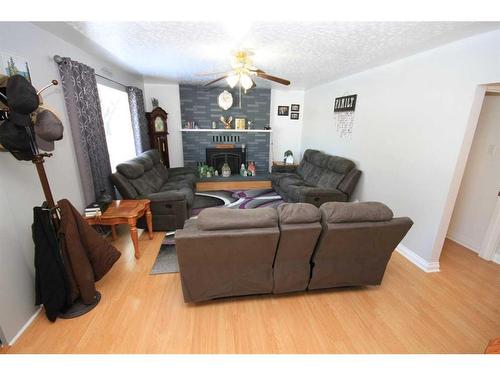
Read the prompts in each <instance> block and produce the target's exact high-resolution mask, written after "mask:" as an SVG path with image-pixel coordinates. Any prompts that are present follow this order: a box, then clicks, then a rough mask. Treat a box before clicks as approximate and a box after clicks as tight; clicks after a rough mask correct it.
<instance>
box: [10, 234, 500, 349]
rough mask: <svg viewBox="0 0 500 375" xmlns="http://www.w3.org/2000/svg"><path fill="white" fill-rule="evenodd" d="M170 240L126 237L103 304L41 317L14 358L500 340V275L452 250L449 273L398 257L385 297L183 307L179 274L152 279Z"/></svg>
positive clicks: (438, 345) (341, 294)
mask: <svg viewBox="0 0 500 375" xmlns="http://www.w3.org/2000/svg"><path fill="white" fill-rule="evenodd" d="M162 239H163V234H162V233H155V235H154V238H153V240H151V241H150V240H149V239H148V236H147V233H143V234H142V235H141V237H140V241H139V244H140V248H141V253H142V254H143V255H142V257H141V259H139V260H136V259H135V258H134V251H133V246H132V243H131V241H130V239H129V236H128V232H127V230H126V228H121V231H120V236H119V238H118V240H116V241H115V245H116V246H117V247H118V248H119V249H121V250H122V257H121V258H120V259H119V261H118V262H117V264H115V266H114V267H113V269H112V270H111V272H110V273H109V274H108V275H107V276H106V277H104V279H103V280H101V281H100V282H99V283H98V289H99V291H100V292H101V293H102V301H101V303H100V304H99V305H98V306H97V307H96V308H95V309H94V310H93V311H91V312H90V313H88V314H87V315H84V316H82V317H79V318H76V319H71V320H63V319H58V320H57V321H56V322H55V323H50V322H49V321H48V320H47V319H46V318H45V316H44V314H40V315H39V316H38V318H37V319H36V320H35V322H34V323H33V324H32V325H31V326H30V327H29V328H28V329H27V331H26V332H25V333H24V334H23V335H22V336H21V337H20V339H19V340H18V341H17V342H16V343H15V345H14V346H12V347H11V348H9V349H8V350H7V352H8V353H9V354H10V353H482V352H484V349H485V347H486V345H487V343H488V341H489V340H490V339H491V338H493V337H496V336H500V265H497V264H494V263H492V262H486V261H484V260H482V259H480V258H479V257H478V256H477V255H476V254H474V253H472V252H471V251H468V250H466V249H465V248H463V247H462V246H460V245H458V244H456V243H454V242H451V241H448V240H447V241H446V244H445V249H444V251H443V255H442V257H441V272H439V273H433V274H426V273H424V272H423V271H421V270H420V269H418V268H417V267H415V266H414V265H413V264H411V263H410V262H409V261H407V260H406V259H405V258H403V257H402V256H401V255H399V254H397V253H394V255H393V256H392V259H391V261H390V263H389V266H388V269H387V272H386V276H385V279H384V281H383V283H382V285H381V286H380V287H373V288H372V287H370V288H344V289H331V290H325V291H316V292H307V293H294V294H289V295H282V296H272V295H268V296H255V297H243V298H231V299H223V300H218V301H213V302H208V303H203V304H200V305H186V304H184V303H183V300H182V293H181V286H180V280H179V275H178V274H164V275H155V276H151V275H149V272H150V270H151V267H152V264H153V262H154V260H155V258H156V255H157V253H158V250H159V247H160V243H161V241H162Z"/></svg>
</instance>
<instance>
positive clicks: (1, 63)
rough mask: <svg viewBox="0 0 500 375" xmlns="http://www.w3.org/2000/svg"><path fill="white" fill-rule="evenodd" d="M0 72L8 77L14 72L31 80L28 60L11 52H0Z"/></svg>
mask: <svg viewBox="0 0 500 375" xmlns="http://www.w3.org/2000/svg"><path fill="white" fill-rule="evenodd" d="M0 73H2V74H4V75H6V76H9V77H10V76H13V75H15V74H20V75H22V76H23V77H24V78H26V79H27V80H28V81H30V82H31V74H30V68H29V66H28V60H26V59H25V58H24V57H21V56H17V55H14V54H12V53H8V52H1V53H0Z"/></svg>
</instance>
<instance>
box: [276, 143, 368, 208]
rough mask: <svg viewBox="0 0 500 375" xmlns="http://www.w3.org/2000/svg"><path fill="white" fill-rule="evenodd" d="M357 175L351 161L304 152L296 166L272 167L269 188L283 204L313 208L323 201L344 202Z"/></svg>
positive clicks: (350, 192)
mask: <svg viewBox="0 0 500 375" xmlns="http://www.w3.org/2000/svg"><path fill="white" fill-rule="evenodd" d="M360 176H361V171H359V170H358V169H356V166H355V165H354V162H352V161H351V160H349V159H346V158H343V157H340V156H332V155H328V154H325V153H324V152H321V151H317V150H306V151H305V152H304V156H303V158H302V161H301V162H300V165H299V166H298V167H297V168H295V169H293V168H292V169H290V167H289V166H273V168H272V173H271V183H272V187H273V189H274V190H275V191H276V192H278V194H279V195H281V196H282V197H283V199H284V200H285V201H286V202H305V203H311V204H314V205H315V206H316V207H319V206H321V205H322V204H323V203H325V202H347V201H348V200H349V198H350V197H351V195H352V193H353V192H354V188H355V187H356V184H357V183H358V180H359V178H360Z"/></svg>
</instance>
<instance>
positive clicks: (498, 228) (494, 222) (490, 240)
mask: <svg viewBox="0 0 500 375" xmlns="http://www.w3.org/2000/svg"><path fill="white" fill-rule="evenodd" d="M499 245H500V192H499V193H498V197H497V203H496V205H495V210H494V211H493V214H492V215H491V219H490V223H489V224H488V228H487V229H486V233H485V235H484V237H483V243H482V244H481V248H480V249H479V256H480V257H481V258H483V259H486V260H494V259H495V254H496V253H497V249H498V247H499Z"/></svg>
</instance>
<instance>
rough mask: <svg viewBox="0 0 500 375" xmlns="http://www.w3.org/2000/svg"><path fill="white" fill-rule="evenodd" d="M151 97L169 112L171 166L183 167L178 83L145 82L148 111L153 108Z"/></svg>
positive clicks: (145, 98)
mask: <svg viewBox="0 0 500 375" xmlns="http://www.w3.org/2000/svg"><path fill="white" fill-rule="evenodd" d="M151 98H156V99H158V101H159V103H160V107H161V108H163V109H164V110H165V112H167V113H168V119H167V124H168V132H169V135H168V138H167V139H168V157H169V159H170V167H183V166H184V154H183V151H182V133H181V129H182V120H181V101H180V95H179V85H178V84H152V83H145V84H144V100H145V101H146V111H148V112H150V111H151V110H152V109H153V106H152V104H151Z"/></svg>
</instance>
